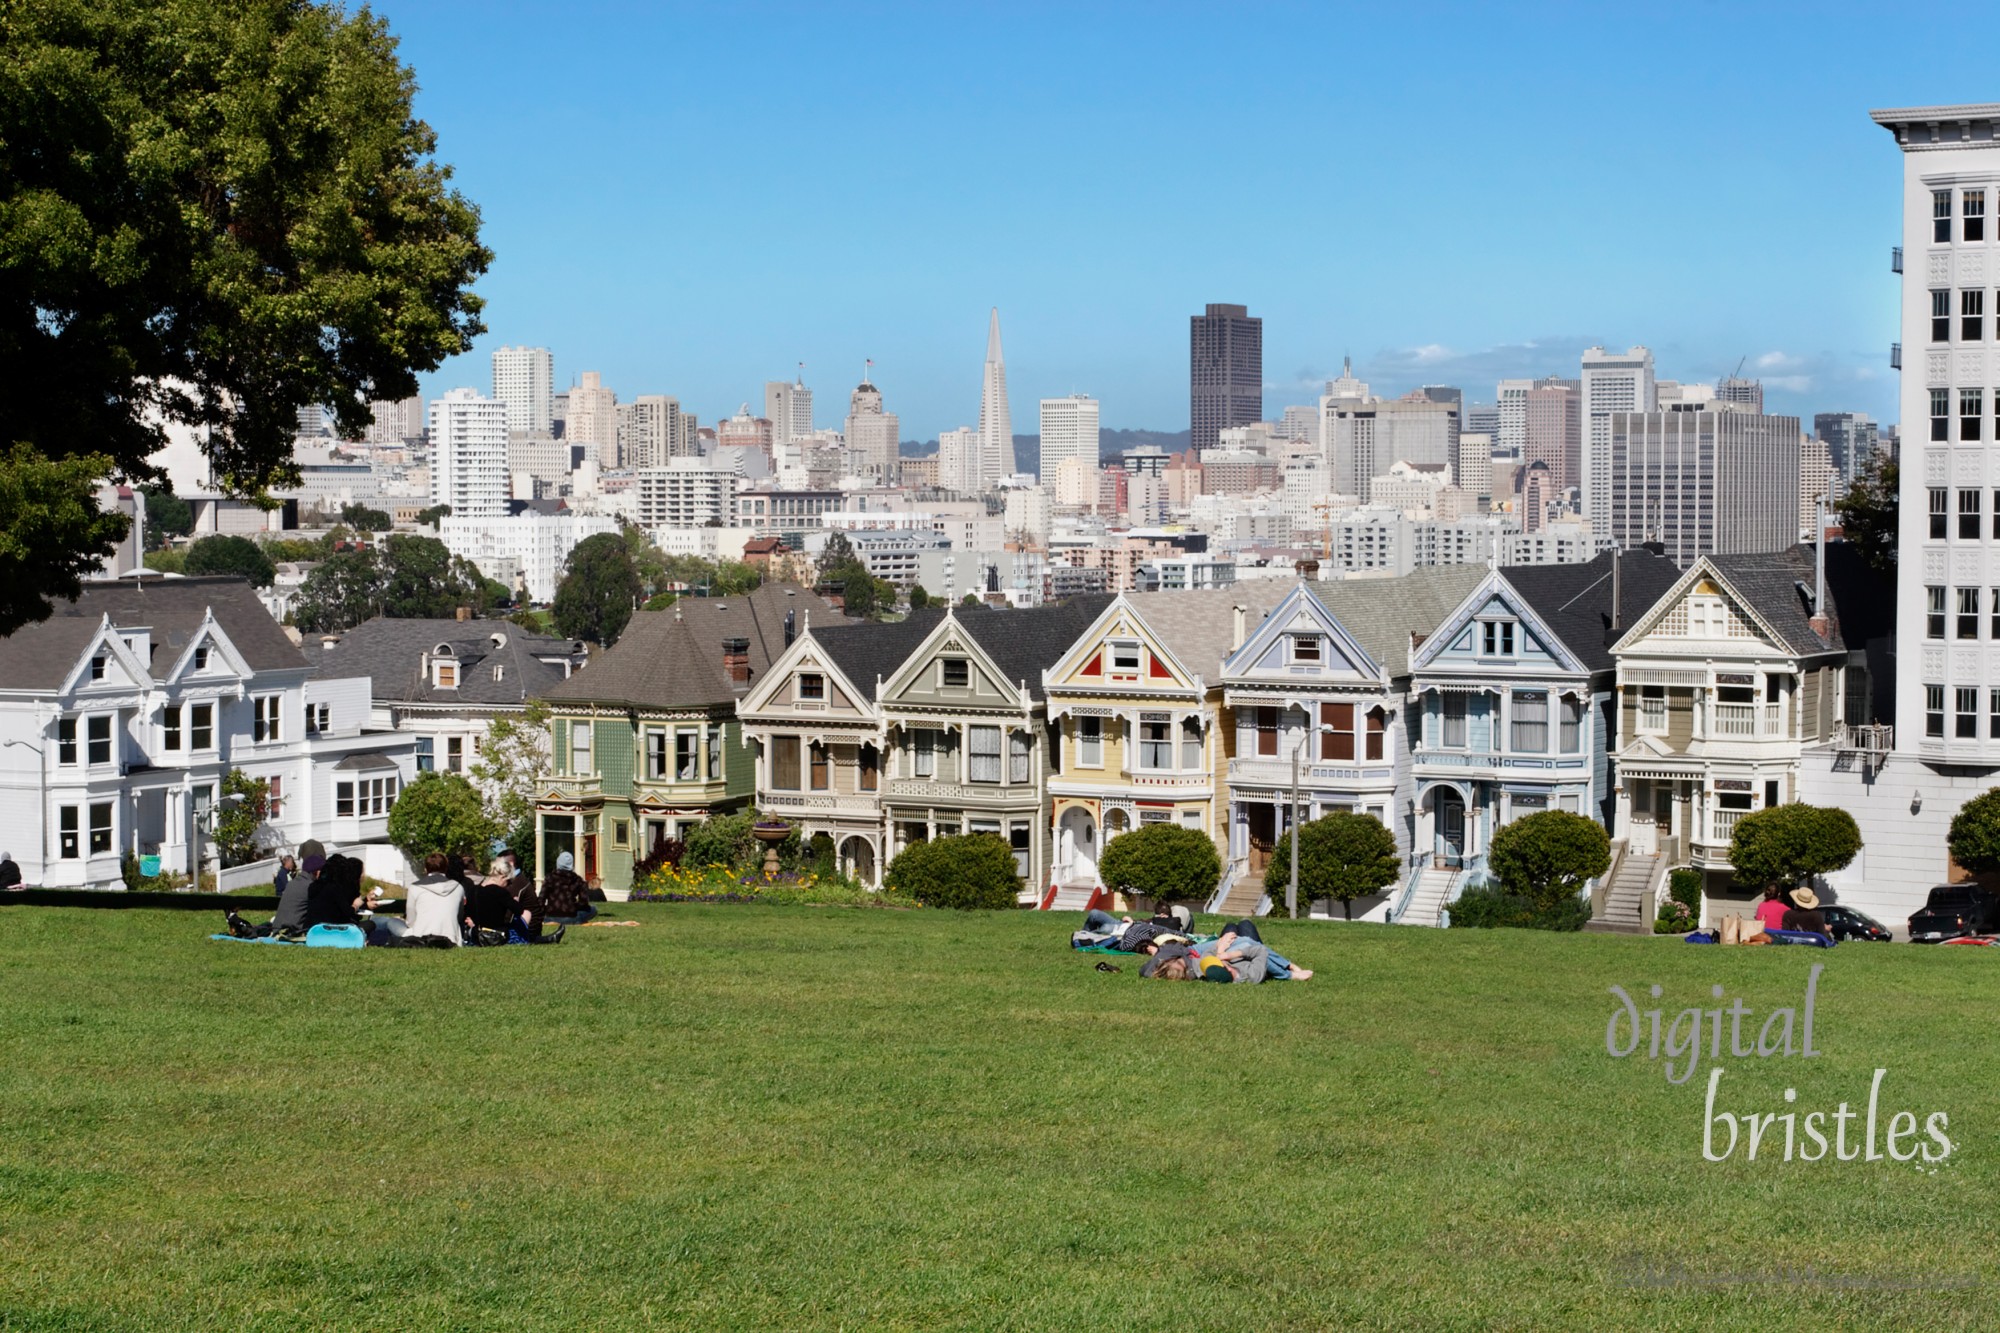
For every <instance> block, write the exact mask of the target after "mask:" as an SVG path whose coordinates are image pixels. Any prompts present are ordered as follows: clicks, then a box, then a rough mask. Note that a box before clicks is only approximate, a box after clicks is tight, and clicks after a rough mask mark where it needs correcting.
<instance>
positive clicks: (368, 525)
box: [340, 504, 396, 532]
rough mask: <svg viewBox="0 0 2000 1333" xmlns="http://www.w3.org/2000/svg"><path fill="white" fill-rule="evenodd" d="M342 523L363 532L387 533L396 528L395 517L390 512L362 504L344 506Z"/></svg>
mask: <svg viewBox="0 0 2000 1333" xmlns="http://www.w3.org/2000/svg"><path fill="white" fill-rule="evenodd" d="M340 521H341V522H342V523H345V524H347V525H348V526H350V527H355V528H359V529H361V530H362V531H363V532H387V531H388V530H389V529H391V528H393V527H395V526H396V519H395V516H394V515H392V514H391V513H390V512H389V511H388V510H386V509H376V508H374V507H372V506H370V505H362V504H346V505H342V506H341V507H340Z"/></svg>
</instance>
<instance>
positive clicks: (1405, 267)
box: [382, 0, 2000, 439]
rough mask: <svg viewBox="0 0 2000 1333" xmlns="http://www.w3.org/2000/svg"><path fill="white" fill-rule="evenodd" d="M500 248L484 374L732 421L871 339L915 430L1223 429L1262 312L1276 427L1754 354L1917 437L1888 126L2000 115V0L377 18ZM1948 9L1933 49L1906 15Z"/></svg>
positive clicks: (1780, 386) (1807, 403)
mask: <svg viewBox="0 0 2000 1333" xmlns="http://www.w3.org/2000/svg"><path fill="white" fill-rule="evenodd" d="M382 12H383V13H384V14H386V16H387V17H388V19H389V22H390V24H391V26H392V27H393V29H394V30H395V31H396V32H397V33H398V34H399V35H400V37H401V38H402V41H403V54H404V58H405V59H406V60H408V61H409V62H410V63H411V64H412V65H413V66H414V67H415V69H416V71H417V76H418V79H419V81H420V83H421V85H422V93H421V95H420V99H419V103H418V108H419V112H420V114H421V115H423V116H424V117H425V118H426V119H427V120H429V121H430V122H431V124H433V125H434V126H435V127H436V128H437V130H438V132H439V135H440V140H441V143H440V154H441V156H442V157H443V158H444V159H445V160H446V161H449V162H451V163H453V164H455V166H456V168H457V171H458V182H459V184H460V186H461V188H463V189H464V190H465V191H466V193H467V194H468V195H470V196H471V198H472V199H473V200H475V201H476V202H477V203H478V204H479V206H480V207H481V209H482V211H483V213H484V216H485V235H486V238H487V240H488V242H489V243H490V244H491V246H492V247H493V249H494V251H495V254H496V258H495V261H494V265H493V268H492V271H491V272H490V273H489V274H488V275H487V277H486V278H485V279H484V280H483V281H482V282H481V284H480V288H479V290H480V291H481V292H482V293H483V294H484V295H485V297H486V299H487V302H488V304H487V310H486V321H487V324H488V326H489V328H490V329H491V332H490V333H488V334H487V335H486V336H485V337H484V338H482V339H481V340H480V342H479V345H478V347H477V348H476V349H475V351H474V352H473V353H472V354H471V355H469V356H467V357H464V358H460V359H458V360H457V361H454V362H453V363H451V364H450V365H448V366H446V367H444V368H443V370H441V371H440V372H439V373H438V374H437V375H434V376H432V377H430V378H429V379H428V381H427V382H426V384H425V390H426V392H427V393H434V392H438V391H441V390H442V389H444V388H447V387H450V386H452V385H455V384H471V385H475V386H478V387H480V388H482V389H485V388H488V387H490V371H489V365H490V363H489V360H488V354H489V353H490V351H491V349H492V348H494V347H498V346H501V345H503V344H509V343H530V344H540V345H546V346H548V347H550V348H552V349H553V350H554V353H555V361H556V374H557V377H558V380H559V381H560V382H561V383H563V384H567V383H569V382H570V381H571V379H572V377H573V376H574V375H575V373H576V372H578V371H581V370H600V371H602V372H603V373H604V376H605V381H606V383H608V384H610V385H611V386H612V387H613V388H615V389H616V390H617V391H618V393H619V396H620V397H621V399H622V398H628V397H631V396H633V395H636V394H639V393H674V394H677V395H679V396H680V398H681V400H682V402H683V405H684V407H685V408H686V409H687V410H690V411H693V412H695V413H697V414H698V415H699V416H700V417H701V419H702V421H703V422H704V423H706V422H710V421H713V420H714V419H715V418H716V417H717V416H719V415H727V414H728V413H729V412H732V411H734V410H735V408H736V406H737V404H738V403H740V402H743V401H745V400H749V401H751V402H752V403H753V404H755V403H758V402H760V401H761V395H762V385H763V382H764V380H766V379H768V378H779V377H789V376H790V375H791V374H792V373H793V370H794V367H795V365H796V363H798V362H799V361H804V362H805V363H806V379H807V382H808V383H809V384H810V385H812V386H813V388H814V390H815V391H816V394H817V402H816V409H817V411H816V415H817V417H818V419H819V421H820V423H821V424H835V423H837V421H838V420H839V419H840V418H841V417H844V416H845V414H846V396H847V394H848V392H849V391H850V390H851V389H852V388H853V386H854V384H855V382H856V381H857V380H858V379H859V377H860V373H861V368H862V360H863V358H864V357H872V358H874V361H875V380H876V383H877V384H878V385H879V386H880V387H881V388H882V390H883V393H884V396H885V399H886V400H887V404H888V406H889V407H890V409H891V410H893V411H898V412H900V413H901V414H902V419H903V434H904V436H905V437H906V438H915V439H922V438H928V437H931V436H934V435H935V434H936V433H937V432H938V431H939V430H940V429H942V428H948V427H951V426H955V425H961V424H971V423H972V422H973V421H974V420H975V418H976V416H977V412H978V404H979V387H980V362H981V359H982V356H983V353H984V347H985V335H986V311H987V307H988V306H992V305H997V306H998V307H999V308H1000V316H1001V323H1002V328H1003V333H1004V337H1005V340H1006V350H1007V365H1008V378H1009V386H1010V390H1011V395H1010V396H1011V400H1012V404H1013V413H1014V424H1015V429H1016V430H1019V431H1023V432H1032V431H1033V430H1034V429H1035V416H1036V406H1035V405H1036V400H1037V399H1038V398H1041V397H1044V396H1053V395H1057V394H1064V393H1072V392H1087V393H1091V394H1094V395H1096V396H1097V397H1098V398H1099V399H1100V400H1101V401H1102V403H1103V416H1104V424H1105V425H1106V426H1125V427H1152V428H1159V429H1178V428H1181V427H1184V426H1186V425H1187V338H1188V333H1187V328H1188V326H1187V319H1188V316H1189V315H1190V314H1193V313H1196V312H1198V311H1199V310H1200V308H1201V306H1202V305H1203V303H1205V302H1208V301H1233V302H1242V303H1245V304H1247V305H1249V306H1250V308H1251V311H1252V313H1254V314H1258V315H1261V316H1263V319H1264V348H1265V351H1264V372H1265V379H1266V381H1267V387H1266V390H1265V410H1266V414H1267V415H1268V416H1273V417H1275V416H1276V415H1277V414H1278V412H1279V411H1280V410H1281V408H1282V407H1283V406H1284V405H1286V404H1288V403H1295V402H1298V403H1302V402H1308V401H1311V400H1312V398H1313V397H1314V396H1315V395H1316V393H1317V384H1318V382H1319V381H1320V380H1322V379H1324V378H1326V377H1328V376H1330V375H1333V374H1336V373H1338V370H1339V366H1340V359H1341V357H1342V355H1343V354H1352V356H1353V357H1354V361H1355V368H1356V371H1357V373H1359V374H1360V375H1362V376H1363V377H1364V378H1366V379H1369V380H1370V381H1372V382H1373V384H1374V386H1375V389H1376V391H1377V392H1378V393H1380V392H1401V391H1403V390H1405V389H1407V388H1410V387H1413V386H1414V385H1416V384H1419V383H1425V382H1436V383H1456V384H1460V385H1461V386H1462V387H1464V388H1465V389H1466V390H1467V393H1468V397H1471V398H1475V399H1478V400H1488V399H1490V398H1491V397H1492V392H1493V382H1494V380H1495V379H1496V378H1498V377H1500V376H1502V375H1514V374H1547V373H1563V374H1572V375H1573V374H1575V373H1576V353H1577V352H1578V350H1580V349H1581V348H1582V347H1584V346H1588V345H1589V344H1591V343H1593V342H1600V341H1601V342H1604V343H1605V344H1606V345H1613V346H1620V347H1622V346H1624V345H1626V344H1628V343H1635V342H1643V343H1645V344H1647V345H1648V346H1650V347H1652V348H1653V349H1654V352H1655V354H1656V357H1657V361H1658V368H1659V373H1660V375H1661V376H1662V377H1663V378H1676V379H1704V380H1706V379H1713V378H1716V377H1717V376H1719V375H1723V374H1726V373H1728V372H1729V371H1730V370H1731V369H1732V368H1733V367H1734V366H1735V365H1736V363H1737V360H1738V358H1739V357H1745V356H1747V357H1748V358H1749V363H1750V367H1751V369H1752V370H1754V371H1755V372H1756V373H1758V374H1760V375H1761V376H1762V377H1763V378H1764V379H1765V382H1766V385H1767V388H1768V390H1769V393H1768V397H1767V401H1768V402H1769V403H1770V404H1772V405H1773V406H1772V410H1778V411H1788V412H1799V413H1801V414H1806V415H1810V413H1812V412H1814V411H1830V410H1844V409H1852V410H1862V411H1868V412H1871V413H1874V414H1875V415H1876V416H1877V417H1878V418H1880V419H1883V420H1894V418H1895V416H1896V400H1895V378H1894V376H1893V374H1892V373H1891V372H1890V371H1889V369H1888V346H1889V344H1890V342H1892V341H1893V340H1894V339H1895V338H1896V336H1897V328H1896V296H1897V286H1896V283H1897V279H1895V278H1894V277H1893V276H1892V275H1891V274H1890V272H1889V267H1888V262H1889V248H1890V246H1891V245H1893V244H1895V243H1896V242H1897V241H1898V240H1899V237H1898V235H1897V217H1898V213H1897V207H1898V204H1897V201H1898V192H1899V190H1900V180H1901V176H1900V171H1901V164H1900V160H1899V155H1898V154H1897V152H1896V150H1895V148H1894V146H1893V145H1892V143H1891V141H1890V138H1889V136H1888V134H1887V133H1886V132H1884V131H1882V130H1880V129H1878V128H1876V127H1875V126H1874V125H1872V124H1871V123H1870V122H1869V120H1868V116H1867V113H1868V110H1869V109H1870V108H1871V107H1877V106H1900V105H1911V104H1919V103H1938V102H1956V101H1990V100H2000V63H1996V59H2000V57H1996V52H2000V7H1996V6H1992V5H1960V6H1955V7H1952V8H1951V9H1949V10H1948V11H1938V12H1937V13H1935V14H1932V15H1930V18H1929V19H1922V20H1919V19H1918V17H1917V13H1916V11H1904V17H1902V18H1898V17H1897V16H1896V14H1897V7H1888V6H1883V7H1876V8H1872V9H1862V8H1849V7H1828V6H1807V5H1798V6H1754V7H1743V6H1738V5H1735V4H1696V5H1680V4H1676V5H1664V6H1645V7H1640V6H1626V5H1605V4H1594V5H1575V6H1570V5H1536V6H1529V5H1520V6H1500V5H1494V6H1484V5H1481V6H1442V5H1419V4H1407V3H1405V4H1396V5H1389V4H1382V5H1377V6H1369V7H1365V8H1363V7H1335V6H1293V5H1248V6H1234V5H1232V6H1203V7H1185V8H1182V7H1166V6H1145V7H1136V6H1135V7H1129V8H1125V7H1100V6H1093V5H1083V4H1069V5H1057V6H1041V5H1029V4H1019V3H1011V2H1009V3H998V2H997V0H996V2H995V3H989V4H982V5H977V6H974V5H962V4H949V5H946V4H938V5H908V6H900V5H898V6H885V5H861V4H845V5H820V6H811V7H804V6H773V5H761V4H726V5H700V6H667V5H659V6H655V5H642V4H629V5H610V4H582V3H569V4H561V5H557V4H505V3H495V2H494V0H483V2H482V3H419V2H417V0H391V3H389V4H387V5H386V6H384V8H383V10H382ZM1931 20H1935V23H1936V30H1935V31H1933V32H1931V33H1929V35H1928V36H1923V37H1921V38H1919V37H1918V36H1917V35H1915V34H1913V33H1912V32H1911V30H1910V25H1911V23H1912V22H1913V21H1914V22H1916V23H1917V25H1918V26H1919V27H1922V26H1927V25H1928V24H1929V23H1930V21H1931Z"/></svg>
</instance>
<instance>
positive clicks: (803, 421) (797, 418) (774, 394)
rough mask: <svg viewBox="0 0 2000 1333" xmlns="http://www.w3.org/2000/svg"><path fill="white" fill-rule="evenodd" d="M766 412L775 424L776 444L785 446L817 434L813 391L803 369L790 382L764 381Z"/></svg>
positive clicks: (773, 433)
mask: <svg viewBox="0 0 2000 1333" xmlns="http://www.w3.org/2000/svg"><path fill="white" fill-rule="evenodd" d="M764 415H765V417H766V418H768V419H769V420H770V423H771V444H772V445H773V446H774V447H777V448H783V447H785V446H788V445H790V444H792V443H793V442H794V441H796V440H803V439H804V438H805V437H806V436H808V435H810V434H812V433H813V391H812V390H811V389H808V388H807V387H806V380H805V372H804V370H803V368H801V370H800V372H799V375H798V377H797V378H796V379H794V380H793V381H792V382H791V383H790V384H787V383H785V382H784V381H783V380H766V381H764Z"/></svg>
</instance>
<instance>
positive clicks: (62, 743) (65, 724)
mask: <svg viewBox="0 0 2000 1333" xmlns="http://www.w3.org/2000/svg"><path fill="white" fill-rule="evenodd" d="M56 762H57V763H58V764H73V763H75V762H76V719H75V718H73V717H65V718H61V719H59V720H58V721H57V722H56Z"/></svg>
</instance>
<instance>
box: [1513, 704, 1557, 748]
mask: <svg viewBox="0 0 2000 1333" xmlns="http://www.w3.org/2000/svg"><path fill="white" fill-rule="evenodd" d="M1513 742H1514V752H1515V753H1516V754H1546V753H1547V752H1548V748H1549V694H1548V691H1547V690H1516V691H1515V692H1514V727H1513Z"/></svg>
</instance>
